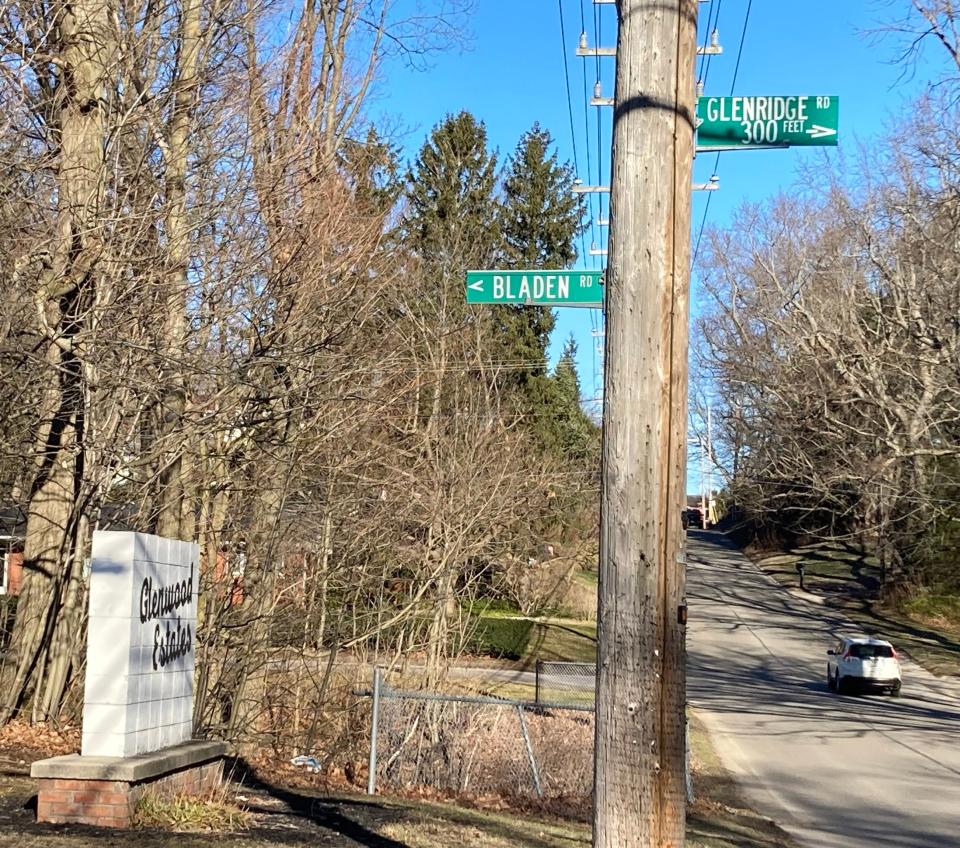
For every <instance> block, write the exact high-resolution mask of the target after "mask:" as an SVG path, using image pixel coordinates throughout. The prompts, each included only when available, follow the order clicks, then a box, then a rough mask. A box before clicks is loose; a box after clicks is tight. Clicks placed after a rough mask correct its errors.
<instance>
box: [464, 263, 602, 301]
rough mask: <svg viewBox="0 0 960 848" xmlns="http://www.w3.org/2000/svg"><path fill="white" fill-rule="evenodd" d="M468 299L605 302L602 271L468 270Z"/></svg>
mask: <svg viewBox="0 0 960 848" xmlns="http://www.w3.org/2000/svg"><path fill="white" fill-rule="evenodd" d="M467 303H522V304H526V305H527V306H593V307H600V306H603V272H602V271H467Z"/></svg>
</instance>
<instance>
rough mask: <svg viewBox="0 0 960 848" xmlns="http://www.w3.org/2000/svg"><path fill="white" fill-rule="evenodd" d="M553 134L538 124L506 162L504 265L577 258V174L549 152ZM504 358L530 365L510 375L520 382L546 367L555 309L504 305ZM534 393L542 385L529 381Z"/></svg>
mask: <svg viewBox="0 0 960 848" xmlns="http://www.w3.org/2000/svg"><path fill="white" fill-rule="evenodd" d="M552 145H553V139H552V138H551V136H550V133H549V132H548V131H547V130H545V129H543V128H541V127H540V125H539V124H534V125H533V127H532V128H531V129H530V130H528V131H527V132H526V133H524V134H523V136H522V137H521V138H520V142H519V143H518V144H517V148H516V150H515V152H514V154H513V155H512V156H511V157H510V159H509V160H508V162H507V173H506V176H505V178H504V181H503V205H502V207H501V210H500V229H501V234H502V241H503V244H502V255H503V262H502V263H501V264H503V265H504V267H507V268H530V269H532V268H537V269H547V268H566V267H567V266H568V265H570V264H571V263H572V262H573V260H574V259H575V258H576V255H577V254H576V249H575V247H574V242H575V241H576V238H577V236H578V235H579V234H580V232H581V231H582V229H583V217H584V205H583V199H582V198H581V197H579V196H577V195H574V194H573V193H572V192H571V187H572V186H573V179H574V176H575V175H574V172H573V169H572V168H571V167H570V165H569V164H561V163H560V162H559V160H558V156H557V153H556V151H551V147H552ZM495 320H496V321H497V322H498V324H499V325H500V336H501V342H502V357H503V359H504V361H509V362H512V363H518V362H522V363H530V366H529V368H515V369H514V370H513V371H512V372H511V373H512V374H513V378H514V380H515V381H516V382H517V383H518V384H520V385H525V384H529V383H530V380H531V378H533V377H535V376H538V375H543V374H544V373H545V371H546V363H547V345H548V344H549V341H550V333H551V331H552V330H553V327H554V323H555V320H554V315H553V310H552V309H550V308H549V307H544V306H502V307H499V308H497V310H496V315H495ZM527 388H528V390H529V391H528V393H529V394H531V395H533V396H535V395H536V394H537V393H538V388H537V387H534V386H532V385H527Z"/></svg>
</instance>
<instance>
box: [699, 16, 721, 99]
mask: <svg viewBox="0 0 960 848" xmlns="http://www.w3.org/2000/svg"><path fill="white" fill-rule="evenodd" d="M713 3H714V0H710V5H709V6H708V7H707V28H706V30H705V32H704V34H703V48H704V49H703V53H702V54H701V55H700V67H699V69H698V70H697V81H698V82H701V83H703V84H704V85H706V79H705V77H704V68H706V69H707V70H708V71H709V68H710V63H709V60H710V54H709V53H707V45H708V44H709V43H710V33H711V32H712V31H713V29H714V28H715V27H716V25H717V24H716V22H715V21H713ZM722 4H723V0H720V5H722ZM720 5H718V6H717V20H719V19H720Z"/></svg>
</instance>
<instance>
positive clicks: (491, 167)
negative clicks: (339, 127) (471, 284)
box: [404, 112, 499, 287]
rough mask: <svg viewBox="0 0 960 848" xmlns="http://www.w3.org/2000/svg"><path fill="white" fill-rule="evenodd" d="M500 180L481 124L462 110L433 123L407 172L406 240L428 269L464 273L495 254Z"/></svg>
mask: <svg viewBox="0 0 960 848" xmlns="http://www.w3.org/2000/svg"><path fill="white" fill-rule="evenodd" d="M496 180H497V157H496V154H494V153H490V152H489V151H488V150H487V131H486V127H484V125H483V123H482V122H480V121H478V120H477V119H476V118H474V116H473V115H471V114H470V113H469V112H461V113H460V114H458V115H450V116H448V117H447V118H446V119H445V120H443V121H442V122H441V123H440V124H438V125H437V126H436V127H434V129H433V132H432V133H431V134H430V138H429V139H428V140H427V141H426V142H425V143H424V145H423V147H421V148H420V152H419V154H418V155H417V158H416V161H415V162H414V164H413V167H412V168H411V170H410V172H409V173H408V175H407V202H408V211H407V215H406V218H405V222H404V236H405V242H406V244H407V246H408V247H409V248H410V249H411V250H412V251H413V252H414V253H415V254H416V255H417V256H418V257H419V259H420V261H421V262H422V263H423V265H424V267H425V268H427V269H431V270H436V271H438V272H440V273H442V274H445V275H458V276H459V275H461V274H462V272H464V271H466V269H467V268H468V267H483V266H484V265H485V264H486V263H488V262H490V261H491V260H492V259H493V258H494V256H495V255H496V248H497V246H498V243H499V233H498V227H497V222H496V213H497V201H496V197H495V189H496ZM460 285H461V287H462V280H461V282H460Z"/></svg>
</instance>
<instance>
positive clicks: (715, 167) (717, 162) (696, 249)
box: [690, 0, 753, 265]
mask: <svg viewBox="0 0 960 848" xmlns="http://www.w3.org/2000/svg"><path fill="white" fill-rule="evenodd" d="M722 2H723V0H718V6H717V18H718V19H719V17H720V7H719V3H722ZM752 9H753V0H747V11H746V13H745V14H744V16H743V29H742V30H741V32H740V46H739V48H738V49H737V61H736V64H735V65H734V68H733V79H732V80H731V82H730V96H731V97H733V92H734V90H735V89H736V85H737V77H738V76H739V75H740V60H741V59H742V58H743V45H744V44H745V42H746V40H747V27H748V26H749V24H750V11H751V10H752ZM707 69H708V70H709V65H708V66H707ZM719 170H720V153H719V152H718V153H717V155H716V158H715V159H714V160H713V172H712V173H714V174H716V173H717V172H718V171H719ZM711 200H713V192H710V195H709V196H708V197H707V203H706V205H705V206H704V208H703V217H702V218H701V219H700V229H699V231H698V232H697V240H696V243H695V245H694V248H693V259H692V260H691V262H690V264H691V265H696V264H697V257H698V256H699V255H700V240H701V239H702V238H703V231H704V229H705V228H706V226H707V215H709V213H710V201H711Z"/></svg>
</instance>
